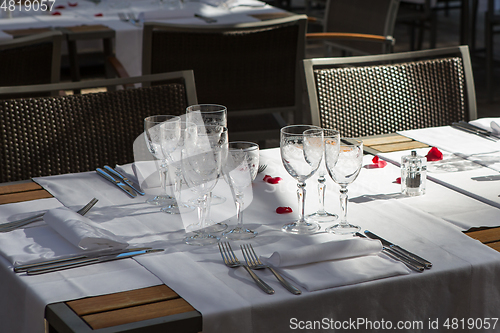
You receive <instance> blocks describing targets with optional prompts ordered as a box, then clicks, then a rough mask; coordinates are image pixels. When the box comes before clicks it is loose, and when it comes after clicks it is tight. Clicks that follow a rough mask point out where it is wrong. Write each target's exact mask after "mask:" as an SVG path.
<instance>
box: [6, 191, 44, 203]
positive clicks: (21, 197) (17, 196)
mask: <svg viewBox="0 0 500 333" xmlns="http://www.w3.org/2000/svg"><path fill="white" fill-rule="evenodd" d="M46 198H52V195H51V194H50V193H49V192H47V191H45V190H38V191H29V192H19V193H13V194H4V195H1V196H0V205H3V204H8V203H14V202H23V201H30V200H38V199H46Z"/></svg>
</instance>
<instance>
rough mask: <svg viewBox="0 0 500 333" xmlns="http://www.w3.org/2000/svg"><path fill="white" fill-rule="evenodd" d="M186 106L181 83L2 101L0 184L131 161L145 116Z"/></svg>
mask: <svg viewBox="0 0 500 333" xmlns="http://www.w3.org/2000/svg"><path fill="white" fill-rule="evenodd" d="M186 106H187V101H186V95H185V88H184V85H181V84H170V85H165V86H155V87H151V88H139V89H128V90H119V91H115V92H106V93H96V94H85V95H73V96H61V97H56V98H51V97H48V98H38V99H34V98H30V99H17V100H6V101H0V127H1V133H0V139H1V142H0V161H1V164H0V165H1V167H0V182H7V181H16V180H24V179H29V178H31V177H38V176H48V175H55V174H64V173H76V172H83V171H91V170H95V168H97V167H102V166H104V165H106V164H108V165H112V166H114V165H115V164H124V163H130V162H133V161H134V153H133V148H132V146H133V142H134V140H135V139H136V138H137V137H138V136H139V135H140V134H141V133H142V132H143V131H144V128H143V121H144V118H145V117H147V116H150V115H155V114H174V115H181V114H183V113H185V109H186Z"/></svg>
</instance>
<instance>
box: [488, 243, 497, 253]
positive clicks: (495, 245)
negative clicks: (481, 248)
mask: <svg viewBox="0 0 500 333" xmlns="http://www.w3.org/2000/svg"><path fill="white" fill-rule="evenodd" d="M486 245H488V246H489V247H491V248H492V249H493V250H496V251H498V252H500V242H495V243H488V244H486Z"/></svg>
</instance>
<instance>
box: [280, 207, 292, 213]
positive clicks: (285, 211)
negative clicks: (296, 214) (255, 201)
mask: <svg viewBox="0 0 500 333" xmlns="http://www.w3.org/2000/svg"><path fill="white" fill-rule="evenodd" d="M291 212H292V209H291V208H290V207H278V208H276V213H278V214H288V213H291Z"/></svg>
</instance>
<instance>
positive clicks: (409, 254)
mask: <svg viewBox="0 0 500 333" xmlns="http://www.w3.org/2000/svg"><path fill="white" fill-rule="evenodd" d="M365 235H366V236H368V237H369V238H371V239H378V240H379V241H381V242H382V244H383V245H384V246H387V247H388V248H390V249H392V250H394V251H396V252H399V253H401V254H404V255H405V256H407V257H409V258H411V259H413V260H414V261H416V262H418V263H419V264H421V265H422V266H424V267H425V268H426V269H429V268H431V267H432V263H431V262H430V261H428V260H426V259H424V258H422V257H419V256H418V255H416V254H414V253H412V252H410V251H407V250H405V249H403V248H402V247H400V246H398V245H396V244H393V243H391V242H389V241H387V240H385V239H383V238H382V237H380V236H377V235H375V234H374V233H373V232H370V231H368V230H365Z"/></svg>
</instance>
